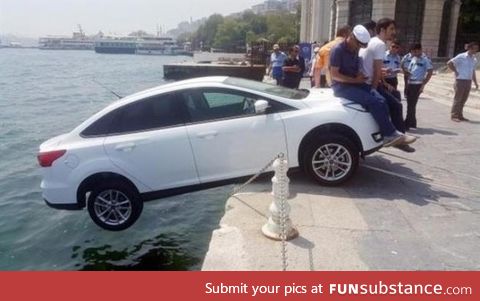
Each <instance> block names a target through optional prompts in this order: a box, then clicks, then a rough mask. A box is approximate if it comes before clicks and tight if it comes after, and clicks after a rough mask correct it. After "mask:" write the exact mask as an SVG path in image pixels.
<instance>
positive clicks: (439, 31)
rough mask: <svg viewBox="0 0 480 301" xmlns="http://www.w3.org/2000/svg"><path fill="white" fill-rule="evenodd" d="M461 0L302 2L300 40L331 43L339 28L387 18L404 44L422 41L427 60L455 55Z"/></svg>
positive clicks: (340, 0) (315, 0)
mask: <svg viewBox="0 0 480 301" xmlns="http://www.w3.org/2000/svg"><path fill="white" fill-rule="evenodd" d="M461 4H462V2H461V0H321V1H320V0H302V2H301V5H302V16H301V27H300V40H301V41H304V42H313V41H318V42H323V41H326V40H331V39H332V38H333V37H334V35H335V31H336V29H337V28H338V27H340V26H343V25H345V24H350V25H355V24H362V23H365V22H368V21H370V20H374V21H377V20H378V19H380V18H384V17H388V18H392V19H395V21H396V22H397V28H398V33H397V38H398V39H399V40H400V42H401V43H402V44H403V45H410V44H411V43H413V42H421V43H422V45H423V49H424V51H425V52H426V54H427V55H428V56H430V57H434V58H435V57H452V56H453V55H454V52H455V49H456V48H458V47H455V46H456V45H455V42H456V35H457V24H458V20H459V15H460V7H461Z"/></svg>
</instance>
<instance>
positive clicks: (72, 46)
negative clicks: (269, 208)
mask: <svg viewBox="0 0 480 301" xmlns="http://www.w3.org/2000/svg"><path fill="white" fill-rule="evenodd" d="M93 45H94V39H93V38H92V37H87V36H86V35H85V33H84V32H83V30H82V27H81V26H80V25H79V26H78V31H76V32H73V35H72V37H65V36H47V37H41V38H40V39H39V40H38V49H42V50H92V49H93Z"/></svg>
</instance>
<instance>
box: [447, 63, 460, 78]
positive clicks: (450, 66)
mask: <svg viewBox="0 0 480 301" xmlns="http://www.w3.org/2000/svg"><path fill="white" fill-rule="evenodd" d="M447 66H448V68H450V70H452V71H453V72H454V73H455V77H457V76H458V71H457V68H455V64H454V63H453V60H449V61H448V62H447Z"/></svg>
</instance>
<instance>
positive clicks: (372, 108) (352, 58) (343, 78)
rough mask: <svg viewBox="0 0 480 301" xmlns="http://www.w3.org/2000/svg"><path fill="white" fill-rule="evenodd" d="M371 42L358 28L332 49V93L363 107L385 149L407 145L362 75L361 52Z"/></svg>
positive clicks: (363, 31)
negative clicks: (377, 130)
mask: <svg viewBox="0 0 480 301" xmlns="http://www.w3.org/2000/svg"><path fill="white" fill-rule="evenodd" d="M369 41H370V34H369V33H368V30H367V29H366V28H365V27H363V26H362V25H356V26H355V27H354V28H353V30H352V33H351V34H350V35H349V36H348V38H347V39H346V40H345V41H343V42H341V43H339V44H338V45H336V46H335V47H334V48H333V49H332V52H331V54H330V72H331V75H332V89H333V91H334V94H335V96H337V97H343V98H346V99H349V100H351V101H353V102H356V103H358V104H361V105H362V106H363V107H365V108H366V109H367V110H368V111H369V112H370V114H372V117H373V119H375V121H376V122H377V124H378V126H379V128H380V132H381V133H382V135H383V137H384V141H383V142H384V144H383V145H384V146H385V147H388V146H394V145H398V144H405V143H406V140H407V137H406V136H405V135H404V134H403V133H401V132H398V131H397V130H396V129H395V127H394V126H393V124H392V122H391V120H390V116H389V111H388V106H387V104H386V103H385V102H382V101H379V100H378V99H377V97H376V96H375V95H373V94H371V93H370V90H371V87H370V86H369V85H367V84H366V83H365V81H366V79H367V78H366V76H365V75H364V74H363V73H361V72H360V58H359V56H358V51H359V50H360V48H365V47H367V45H368V42H369Z"/></svg>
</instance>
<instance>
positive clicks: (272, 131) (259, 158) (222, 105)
mask: <svg viewBox="0 0 480 301" xmlns="http://www.w3.org/2000/svg"><path fill="white" fill-rule="evenodd" d="M183 98H184V101H185V106H186V109H187V112H188V115H189V116H190V124H188V125H187V132H188V135H189V137H190V140H191V143H192V148H193V152H194V155H195V161H196V164H197V170H198V174H199V177H200V182H201V183H206V182H212V181H217V180H223V179H230V178H235V177H240V176H245V175H250V174H254V173H256V172H257V171H259V170H260V169H261V168H262V167H264V166H265V165H266V164H267V163H268V162H269V161H270V160H272V158H274V156H276V155H277V154H278V153H280V152H283V153H285V154H286V151H287V148H286V142H285V131H284V126H283V121H282V119H281V117H280V114H278V113H274V112H272V113H269V114H255V109H254V103H255V101H256V100H259V99H260V97H258V96H256V95H254V94H251V93H245V92H242V91H237V90H234V89H226V88H199V89H194V90H189V91H186V92H185V93H183Z"/></svg>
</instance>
